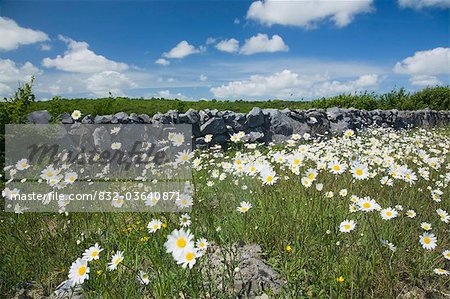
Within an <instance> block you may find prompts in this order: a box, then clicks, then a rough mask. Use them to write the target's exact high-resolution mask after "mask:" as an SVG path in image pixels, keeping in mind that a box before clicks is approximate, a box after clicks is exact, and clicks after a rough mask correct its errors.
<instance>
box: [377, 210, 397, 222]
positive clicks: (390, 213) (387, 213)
mask: <svg viewBox="0 0 450 299" xmlns="http://www.w3.org/2000/svg"><path fill="white" fill-rule="evenodd" d="M380 214H381V218H382V219H383V220H390V219H393V218H395V217H397V215H398V212H397V211H396V210H394V209H392V208H387V209H383V210H381V211H380Z"/></svg>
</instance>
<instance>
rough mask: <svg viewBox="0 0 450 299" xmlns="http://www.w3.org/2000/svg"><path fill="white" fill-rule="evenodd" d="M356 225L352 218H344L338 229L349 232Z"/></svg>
mask: <svg viewBox="0 0 450 299" xmlns="http://www.w3.org/2000/svg"><path fill="white" fill-rule="evenodd" d="M355 227H356V222H355V221H354V220H350V221H349V220H344V221H342V222H341V224H340V225H339V231H341V232H342V233H349V232H351V231H352V230H354V229H355Z"/></svg>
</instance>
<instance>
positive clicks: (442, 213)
mask: <svg viewBox="0 0 450 299" xmlns="http://www.w3.org/2000/svg"><path fill="white" fill-rule="evenodd" d="M436 213H438V215H439V217H440V218H441V220H442V221H443V222H445V223H448V222H449V221H450V215H448V213H447V212H446V211H444V210H442V209H437V210H436Z"/></svg>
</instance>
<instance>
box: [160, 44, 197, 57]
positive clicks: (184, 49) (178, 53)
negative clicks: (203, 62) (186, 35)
mask: <svg viewBox="0 0 450 299" xmlns="http://www.w3.org/2000/svg"><path fill="white" fill-rule="evenodd" d="M200 50H201V49H196V48H195V47H194V46H193V45H190V44H189V43H188V42H187V41H185V40H184V41H181V42H179V43H178V45H176V46H175V47H174V48H172V50H170V51H169V52H165V53H163V56H164V57H165V58H178V59H181V58H184V57H186V56H188V55H192V54H196V53H200Z"/></svg>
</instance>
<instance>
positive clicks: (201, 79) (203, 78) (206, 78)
mask: <svg viewBox="0 0 450 299" xmlns="http://www.w3.org/2000/svg"><path fill="white" fill-rule="evenodd" d="M198 78H199V79H200V81H206V80H208V77H206V76H205V75H203V74H200V76H199V77H198Z"/></svg>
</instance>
